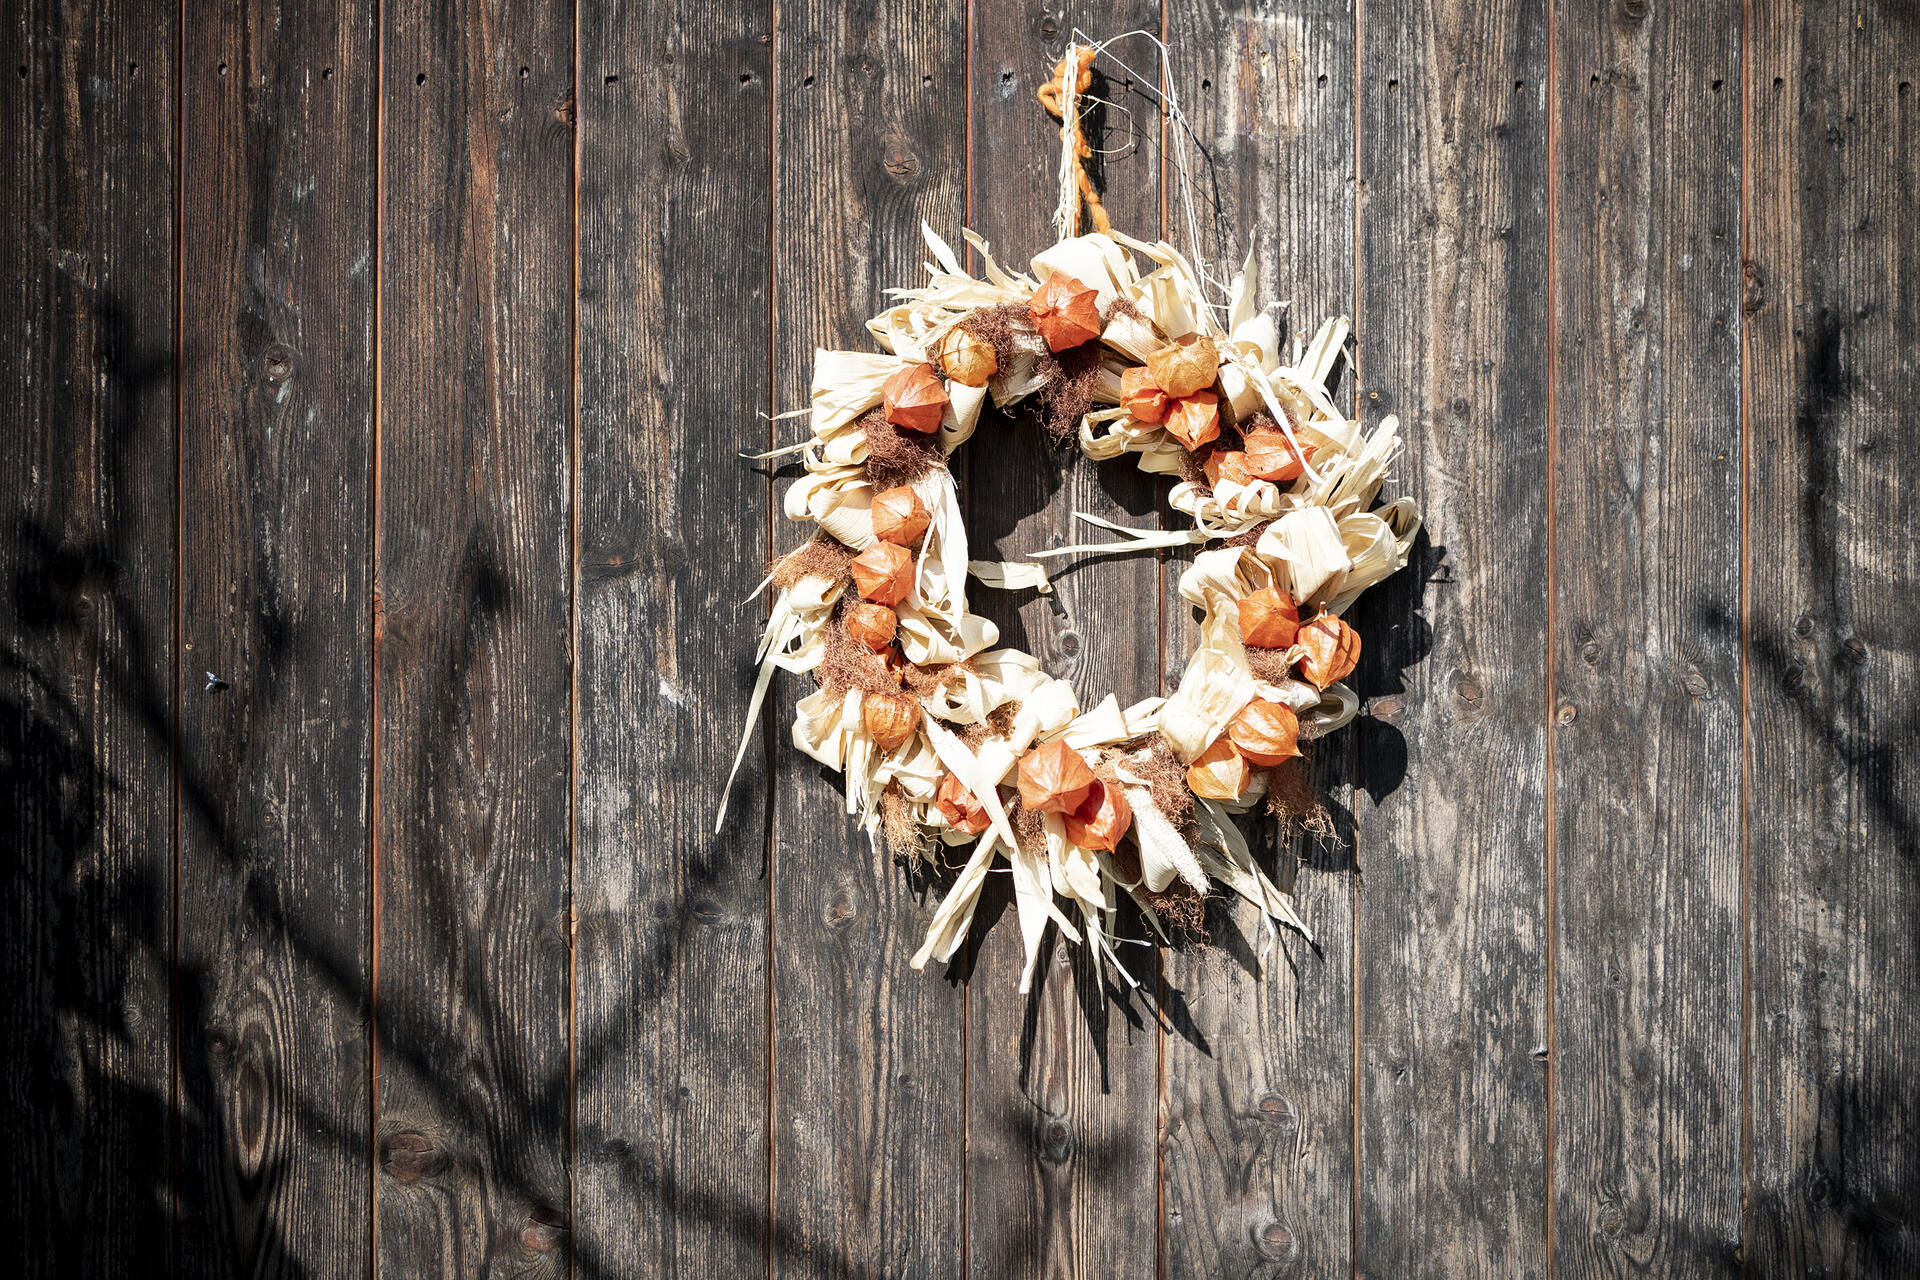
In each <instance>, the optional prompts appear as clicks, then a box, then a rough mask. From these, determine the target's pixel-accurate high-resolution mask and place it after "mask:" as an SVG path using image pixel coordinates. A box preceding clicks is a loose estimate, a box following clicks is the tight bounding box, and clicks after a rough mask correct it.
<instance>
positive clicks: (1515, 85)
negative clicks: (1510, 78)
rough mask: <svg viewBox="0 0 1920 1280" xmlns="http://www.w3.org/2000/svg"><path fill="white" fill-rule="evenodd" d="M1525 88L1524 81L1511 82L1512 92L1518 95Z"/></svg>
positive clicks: (1525, 83)
mask: <svg viewBox="0 0 1920 1280" xmlns="http://www.w3.org/2000/svg"><path fill="white" fill-rule="evenodd" d="M1526 87H1527V82H1526V81H1525V80H1515V81H1514V82H1513V91H1514V92H1515V93H1520V92H1522V91H1524V90H1525V89H1526Z"/></svg>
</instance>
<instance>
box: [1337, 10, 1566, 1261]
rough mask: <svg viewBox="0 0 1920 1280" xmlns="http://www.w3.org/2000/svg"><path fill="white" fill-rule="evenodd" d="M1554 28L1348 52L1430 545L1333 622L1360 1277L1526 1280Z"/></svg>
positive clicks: (1538, 1062)
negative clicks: (1352, 923)
mask: <svg viewBox="0 0 1920 1280" xmlns="http://www.w3.org/2000/svg"><path fill="white" fill-rule="evenodd" d="M1547 23H1548V12H1547V5H1546V4H1544V3H1539V2H1537V0H1517V2H1510V3H1503V4H1495V5H1486V4H1481V3H1472V2H1471V0H1468V2H1449V3H1445V4H1439V5H1430V4H1426V3H1410V2H1409V3H1398V2H1392V3H1380V2H1378V0H1375V2H1372V3H1369V4H1368V5H1367V6H1366V26H1365V30H1364V31H1363V33H1362V48H1363V50H1364V54H1363V62H1362V66H1361V73H1360V103H1361V120H1360V148H1361V152H1360V178H1361V183H1362V198H1363V206H1362V212H1361V233H1362V240H1361V264H1360V288H1361V296H1360V330H1359V342H1358V347H1357V359H1358V364H1359V372H1360V384H1361V394H1360V407H1361V412H1362V417H1363V419H1364V420H1365V421H1367V422H1368V423H1373V422H1377V421H1378V420H1379V419H1380V418H1381V417H1383V416H1385V415H1386V414H1388V413H1394V414H1397V415H1399V418H1400V424H1401V434H1402V437H1403V438H1404V439H1405V441H1406V453H1405V455H1404V456H1403V458H1402V460H1401V462H1400V463H1399V465H1398V466H1396V467H1395V472H1396V478H1395V481H1394V487H1395V488H1396V489H1397V490H1398V491H1400V492H1406V493H1411V494H1413V495H1414V496H1415V497H1416V498H1418V499H1419V501H1420V503H1421V506H1422V509H1423V510H1424V512H1425V514H1426V526H1427V527H1426V533H1425V535H1424V536H1423V538H1422V539H1421V540H1420V541H1419V542H1418V543H1416V545H1415V550H1414V554H1413V557H1412V563H1411V564H1409V566H1408V567H1407V568H1406V569H1405V570H1404V571H1402V572H1401V573H1400V574H1399V575H1398V576H1397V577H1395V578H1393V579H1392V580H1390V581H1389V582H1388V583H1386V584H1384V585H1383V586H1381V587H1380V588H1379V589H1378V590H1377V594H1374V595H1370V596H1368V597H1366V598H1364V599H1363V600H1362V601H1361V602H1360V603H1359V605H1358V606H1357V607H1356V608H1355V610H1354V614H1353V621H1354V622H1355V624H1356V625H1357V626H1359V627H1360V629H1361V633H1362V635H1363V636H1364V637H1365V644H1366V649H1365V651H1364V652H1363V654H1362V665H1361V669H1360V672H1359V675H1358V677H1357V686H1356V687H1357V688H1358V689H1359V691H1360V692H1361V694H1362V695H1363V696H1365V697H1366V698H1367V699H1368V700H1369V702H1368V710H1369V711H1370V712H1371V718H1369V719H1365V720H1362V721H1361V722H1360V725H1359V728H1358V731H1357V736H1358V743H1357V746H1358V768H1357V772H1356V775H1355V779H1354V781H1355V793H1354V810H1355V823H1356V825H1357V826H1358V828H1359V850H1360V869H1361V872H1362V874H1363V875H1364V882H1363V884H1362V888H1361V891H1360V902H1359V926H1358V931H1357V936H1356V939H1355V952H1356V954H1357V955H1358V956H1359V957H1360V961H1359V979H1358V984H1357V1000H1358V1003H1359V1007H1360V1010H1361V1022H1360V1058H1359V1072H1360V1079H1359V1102H1360V1123H1359V1160H1360V1176H1359V1195H1360V1206H1359V1240H1358V1244H1357V1253H1358V1256H1357V1266H1358V1270H1359V1271H1360V1272H1361V1273H1362V1274H1365V1275H1377V1276H1435V1277H1448V1278H1451V1277H1464V1276H1486V1277H1514V1276H1541V1275H1544V1274H1545V1271H1546V1262H1547V1249H1546V1204H1547V1185H1546V1152H1547V1084H1546V1072H1547V1017H1548V1011H1547V976H1548V975H1547V968H1546V961H1545V948H1546V944H1547V930H1546V914H1547V898H1546V887H1547V882H1546V867H1547V847H1546V787H1547V759H1546V752H1547V742H1546V714H1547V663H1546V642H1547V616H1546V601H1547V590H1548V585H1547V584H1548V578H1547V536H1546V515H1547V501H1548V496H1547V495H1548V471H1547V425H1548V424H1547V412H1546V410H1547V364H1548V346H1547V308H1548V301H1547V284H1548V275H1547V266H1548V234H1547V171H1548V170H1547V165H1548V148H1547V135H1548V104H1549V102H1550V101H1551V99H1550V97H1549V94H1550V88H1549V85H1548V83H1547V80H1548V76H1547V68H1548V62H1547Z"/></svg>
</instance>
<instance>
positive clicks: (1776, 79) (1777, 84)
mask: <svg viewBox="0 0 1920 1280" xmlns="http://www.w3.org/2000/svg"><path fill="white" fill-rule="evenodd" d="M1785 83H1786V81H1785V80H1782V79H1781V78H1780V77H1779V76H1775V77H1774V78H1773V87H1774V88H1776V89H1778V88H1779V87H1780V86H1781V85H1783V84H1785Z"/></svg>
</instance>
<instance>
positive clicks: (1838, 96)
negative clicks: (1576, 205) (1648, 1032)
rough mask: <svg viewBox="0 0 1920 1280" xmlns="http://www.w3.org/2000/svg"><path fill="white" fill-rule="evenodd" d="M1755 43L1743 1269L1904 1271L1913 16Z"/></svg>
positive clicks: (1916, 302)
mask: <svg viewBox="0 0 1920 1280" xmlns="http://www.w3.org/2000/svg"><path fill="white" fill-rule="evenodd" d="M1747 47H1748V50H1749V58H1750V61H1749V64H1748V66H1747V68H1746V78H1745V86H1746V98H1747V111H1748V119H1749V134H1748V139H1749V141H1748V157H1749V168H1748V191H1749V192H1750V204H1749V206H1748V209H1747V219H1748V221H1747V228H1748V231H1747V257H1748V259H1749V261H1748V263H1747V272H1746V280H1745V286H1746V291H1745V297H1744V310H1745V312H1746V317H1747V318H1746V325H1745V329H1744V337H1745V341H1746V348H1745V350H1746V355H1747V381H1746V391H1747V421H1748V438H1747V484H1746V500H1747V502H1748V504H1749V505H1748V537H1747V548H1748V549H1747V567H1748V590H1749V594H1748V610H1749V613H1748V618H1747V626H1746V629H1745V636H1746V646H1747V647H1746V661H1747V673H1746V674H1747V689H1748V703H1747V706H1748V716H1749V718H1748V722H1747V779H1748V786H1747V831H1748V868H1749V875H1750V891H1749V904H1750V906H1749V912H1748V923H1747V946H1748V954H1749V955H1751V956H1752V967H1751V982H1752V994H1751V999H1750V1016H1749V1028H1750V1036H1751V1043H1750V1049H1749V1054H1748V1058H1749V1063H1750V1067H1749V1078H1750V1081H1751V1086H1750V1089H1751V1091H1750V1095H1749V1107H1750V1114H1751V1122H1750V1125H1749V1129H1750V1133H1751V1155H1750V1161H1751V1165H1750V1175H1749V1181H1748V1185H1747V1204H1748V1220H1747V1265H1748V1269H1749V1271H1750V1273H1751V1274H1753V1275H1756V1276H1758V1275H1822V1276H1863V1277H1864V1276H1888V1277H1890V1276H1906V1275H1913V1274H1915V1273H1916V1272H1920V1226H1917V1225H1916V1219H1915V1205H1916V1204H1917V1203H1920V1114H1916V1111H1915V1107H1914V1099H1915V1078H1916V1076H1917V1075H1920V1033H1916V1030H1915V1025H1914V1020H1913V1016H1912V1011H1911V1007H1910V1004H1909V1002H1910V999H1911V994H1912V992H1913V991H1914V990H1915V989H1916V988H1920V949H1916V947H1915V943H1914V933H1913V921H1914V919H1915V916H1916V914H1920V885H1916V873H1915V866H1914V853H1915V850H1916V849H1917V848H1920V819H1917V818H1916V812H1917V811H1916V808H1915V799H1914V797H1915V796H1916V795H1920V765H1916V763H1915V757H1914V752H1913V744H1914V742H1915V738H1916V736H1917V735H1920V609H1916V604H1915V599H1916V597H1915V594H1914V587H1913V584H1914V580H1915V576H1916V570H1920V511H1917V510H1916V507H1915V500H1914V470H1915V466H1916V462H1917V459H1916V450H1915V437H1914V433H1913V431H1912V429H1911V426H1910V425H1909V423H1908V415H1909V414H1910V412H1911V406H1912V405H1913V403H1914V402H1915V400H1916V393H1920V361H1916V359H1915V356H1914V351H1913V342H1912V338H1913V335H1914V333H1915V332H1920V275H1917V274H1916V270H1915V266H1914V261H1913V245H1914V244H1915V243H1916V240H1920V190H1916V187H1915V174H1916V173H1920V115H1917V114H1916V112H1920V95H1916V92H1915V89H1914V84H1915V82H1916V81H1920V21H1916V18H1915V15H1914V14H1913V13H1911V12H1903V11H1902V10H1901V9H1900V8H1899V7H1898V6H1860V5H1839V4H1831V3H1829V4H1816V5H1807V6H1786V5H1778V4H1762V5H1756V6H1754V7H1753V10H1752V13H1751V23H1750V26H1749V28H1748V44H1747ZM1729 83H1732V82H1731V81H1729Z"/></svg>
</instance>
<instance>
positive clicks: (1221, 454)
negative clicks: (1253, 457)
mask: <svg viewBox="0 0 1920 1280" xmlns="http://www.w3.org/2000/svg"><path fill="white" fill-rule="evenodd" d="M1200 469H1201V470H1202V471H1204V472H1206V473H1207V483H1208V484H1211V485H1212V486H1213V487H1214V488H1216V489H1217V488H1219V487H1220V486H1221V485H1223V484H1227V483H1232V484H1252V483H1253V481H1254V480H1255V479H1256V477H1255V476H1254V474H1253V472H1252V471H1250V470H1249V469H1248V467H1247V455H1246V454H1244V453H1242V452H1240V451H1239V450H1238V449H1215V450H1214V451H1213V452H1212V453H1210V454H1208V455H1207V456H1206V459H1205V461H1203V462H1202V463H1201V464H1200Z"/></svg>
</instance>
